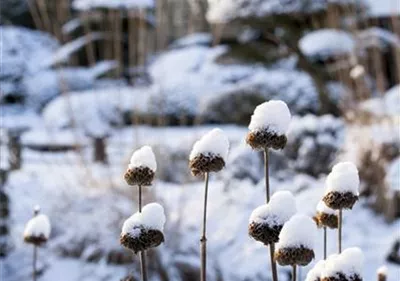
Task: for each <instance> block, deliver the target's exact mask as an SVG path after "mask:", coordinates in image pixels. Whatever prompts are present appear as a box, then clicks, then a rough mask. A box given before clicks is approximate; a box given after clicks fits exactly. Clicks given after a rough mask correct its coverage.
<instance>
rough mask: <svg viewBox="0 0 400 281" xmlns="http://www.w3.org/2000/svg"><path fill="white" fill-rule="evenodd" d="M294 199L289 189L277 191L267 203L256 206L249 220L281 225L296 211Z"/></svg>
mask: <svg viewBox="0 0 400 281" xmlns="http://www.w3.org/2000/svg"><path fill="white" fill-rule="evenodd" d="M296 211H297V210H296V199H295V198H294V196H293V194H292V193H291V192H290V191H278V192H275V193H274V195H272V197H271V200H270V201H269V203H268V204H264V205H261V206H259V207H257V208H256V209H255V210H254V211H253V212H252V213H251V215H250V219H249V222H250V223H252V222H255V223H260V224H268V225H269V226H274V225H283V224H284V223H286V222H287V221H288V220H289V219H290V218H291V217H292V216H293V215H294V214H295V213H296Z"/></svg>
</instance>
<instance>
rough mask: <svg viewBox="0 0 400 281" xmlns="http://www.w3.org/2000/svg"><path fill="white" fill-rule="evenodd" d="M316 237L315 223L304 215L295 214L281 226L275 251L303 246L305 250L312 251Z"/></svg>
mask: <svg viewBox="0 0 400 281" xmlns="http://www.w3.org/2000/svg"><path fill="white" fill-rule="evenodd" d="M316 237H317V226H316V225H315V222H314V221H313V220H312V219H311V218H310V217H308V216H306V215H303V214H297V215H294V216H293V217H291V218H290V219H289V221H287V222H286V223H285V224H284V225H283V228H282V230H281V233H280V234H279V242H278V243H277V244H276V249H277V250H279V249H283V248H295V247H300V246H304V247H305V248H307V249H310V250H314V244H315V240H316Z"/></svg>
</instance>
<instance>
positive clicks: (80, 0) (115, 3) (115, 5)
mask: <svg viewBox="0 0 400 281" xmlns="http://www.w3.org/2000/svg"><path fill="white" fill-rule="evenodd" d="M153 6H154V1H153V0H112V1H110V0H74V2H73V3H72V7H73V8H74V9H76V10H83V11H85V10H90V9H97V8H108V9H120V8H125V9H131V8H152V7H153Z"/></svg>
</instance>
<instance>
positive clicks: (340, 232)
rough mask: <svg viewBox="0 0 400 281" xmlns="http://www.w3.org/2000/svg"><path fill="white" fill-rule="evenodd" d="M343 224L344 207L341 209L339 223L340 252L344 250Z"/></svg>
mask: <svg viewBox="0 0 400 281" xmlns="http://www.w3.org/2000/svg"><path fill="white" fill-rule="evenodd" d="M342 225H343V213H342V209H339V224H338V250H339V254H340V253H341V252H342Z"/></svg>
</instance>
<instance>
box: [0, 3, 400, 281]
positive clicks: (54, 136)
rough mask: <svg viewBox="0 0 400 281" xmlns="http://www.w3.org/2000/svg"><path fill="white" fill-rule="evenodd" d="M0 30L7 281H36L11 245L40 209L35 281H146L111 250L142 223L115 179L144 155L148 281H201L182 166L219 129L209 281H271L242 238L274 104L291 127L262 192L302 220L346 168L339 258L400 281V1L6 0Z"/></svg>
mask: <svg viewBox="0 0 400 281" xmlns="http://www.w3.org/2000/svg"><path fill="white" fill-rule="evenodd" d="M0 23H1V26H0V36H1V37H0V48H1V57H0V65H1V72H0V110H1V120H0V121H1V129H0V145H1V165H0V177H1V178H0V185H1V187H0V200H1V203H0V204H1V208H0V210H1V212H0V215H1V218H0V252H1V253H0V255H1V258H0V262H1V267H0V270H1V272H0V276H1V280H4V281H14V280H29V279H30V278H31V277H30V276H31V272H32V269H31V262H32V248H31V246H29V245H26V244H24V243H23V239H22V233H23V229H24V225H25V223H26V222H27V220H29V219H30V218H31V217H32V214H33V206H34V205H36V204H39V205H41V207H42V212H43V213H45V214H47V215H48V216H49V217H50V220H51V222H52V235H51V238H50V240H49V242H48V244H47V245H46V247H44V248H43V249H40V250H39V271H40V277H39V280H43V281H53V280H59V281H94V280H96V281H99V280H104V281H108V280H110V281H111V280H117V281H118V280H121V279H123V278H124V277H126V276H128V275H131V276H132V279H131V280H139V262H138V258H137V257H136V256H135V257H133V256H132V254H131V253H130V252H129V251H127V250H125V249H124V248H122V246H120V244H119V241H118V240H119V234H120V230H121V226H122V223H123V221H124V220H125V219H126V218H128V217H129V216H130V215H131V214H132V213H133V212H135V210H136V209H137V206H136V205H135V204H136V203H135V202H136V199H137V198H136V193H137V192H136V189H134V188H132V187H129V186H127V185H126V183H125V182H124V180H123V173H124V172H125V169H126V167H127V164H128V162H129V158H130V156H131V154H132V152H133V151H134V150H135V149H137V148H139V147H140V146H142V145H144V144H149V145H151V146H152V147H153V149H154V150H155V152H156V157H157V162H158V170H157V174H156V177H157V181H156V183H155V184H154V186H153V187H151V188H149V189H146V190H145V194H144V202H145V203H149V202H154V201H157V202H160V203H161V204H162V205H163V206H164V207H165V210H166V214H167V224H166V229H165V235H166V241H165V243H164V244H163V245H162V246H160V247H159V248H157V249H156V250H151V251H149V253H148V255H149V262H148V265H149V268H150V276H151V280H152V281H169V280H171V281H196V280H198V278H199V274H198V273H199V267H200V263H199V242H198V240H199V237H200V225H201V221H200V219H201V212H202V204H203V203H202V198H203V197H202V196H203V184H202V182H201V179H198V178H194V177H192V176H191V175H190V173H189V169H188V155H189V152H190V150H191V147H192V145H193V143H194V142H195V141H196V139H198V138H199V137H201V136H202V135H203V134H204V133H205V132H207V131H208V130H210V129H212V128H214V127H220V128H221V129H223V130H224V131H225V132H226V134H227V135H228V137H229V140H230V142H231V149H230V156H229V159H228V163H227V165H226V168H225V169H224V170H223V171H222V172H221V173H219V174H213V175H212V177H211V183H210V193H209V212H208V215H209V219H208V241H209V242H208V251H209V268H208V270H209V272H208V274H209V280H211V281H217V280H218V281H261V280H270V279H269V278H270V269H269V257H268V251H267V249H266V248H265V247H264V246H263V245H261V244H260V243H258V242H255V241H254V240H251V239H250V238H249V237H248V235H247V226H248V218H249V216H250V214H251V212H252V210H253V209H254V208H256V207H257V206H259V205H261V204H263V203H264V202H263V200H264V192H265V191H264V183H263V170H262V163H263V162H262V157H261V155H259V154H258V153H256V152H253V151H252V150H251V149H250V148H249V147H248V146H246V145H245V144H244V138H245V135H246V133H247V125H248V123H249V120H250V116H251V114H252V112H253V110H254V108H255V106H257V105H258V104H260V103H262V102H264V101H266V100H270V99H281V100H283V101H285V102H286V103H287V104H288V106H289V108H290V110H291V113H292V115H293V120H292V124H291V128H290V131H289V133H288V144H287V147H286V148H285V149H284V150H283V151H279V152H273V153H271V167H270V169H271V173H270V174H271V177H272V178H271V187H272V190H273V191H277V190H290V191H292V192H293V193H294V194H295V196H296V199H297V204H298V209H299V211H300V212H303V213H306V214H308V215H311V216H312V215H314V213H315V207H316V205H317V203H318V201H319V200H320V199H321V197H322V194H323V192H324V189H323V188H324V180H325V177H326V175H327V173H329V171H330V169H331V167H332V166H333V164H334V163H336V162H338V161H344V160H346V161H347V160H348V161H353V162H354V163H356V165H357V166H358V168H359V171H360V176H361V180H362V184H361V199H360V201H359V202H358V203H357V204H356V206H355V208H354V209H353V210H351V211H348V212H345V213H344V234H343V235H344V242H343V243H344V248H346V247H350V246H357V247H360V248H361V249H362V250H363V251H364V253H365V256H366V259H365V269H364V273H365V274H364V280H365V281H372V280H376V279H377V277H376V270H377V269H378V267H380V266H382V265H386V266H388V268H389V275H388V280H389V281H395V280H399V279H398V278H400V220H399V217H400V141H399V140H400V127H399V125H400V115H399V114H400V86H399V83H400V38H399V36H400V2H398V1H396V0H380V1H378V0H208V1H207V0H186V1H185V0H108V1H106V0H57V1H54V0H1V3H0ZM320 235H321V236H320V241H317V245H318V248H317V252H316V258H317V260H319V259H321V258H322V243H323V236H322V231H321V233H320ZM335 237H336V234H335V232H334V231H329V238H330V239H329V244H328V250H329V253H333V252H335V249H336V242H335ZM311 266H312V265H310V266H308V267H306V268H302V269H301V270H300V272H299V280H304V278H305V276H306V273H307V271H308V270H309V269H310V268H311ZM289 271H290V268H285V267H279V274H280V276H281V277H280V280H282V281H285V280H289V278H290V273H289Z"/></svg>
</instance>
